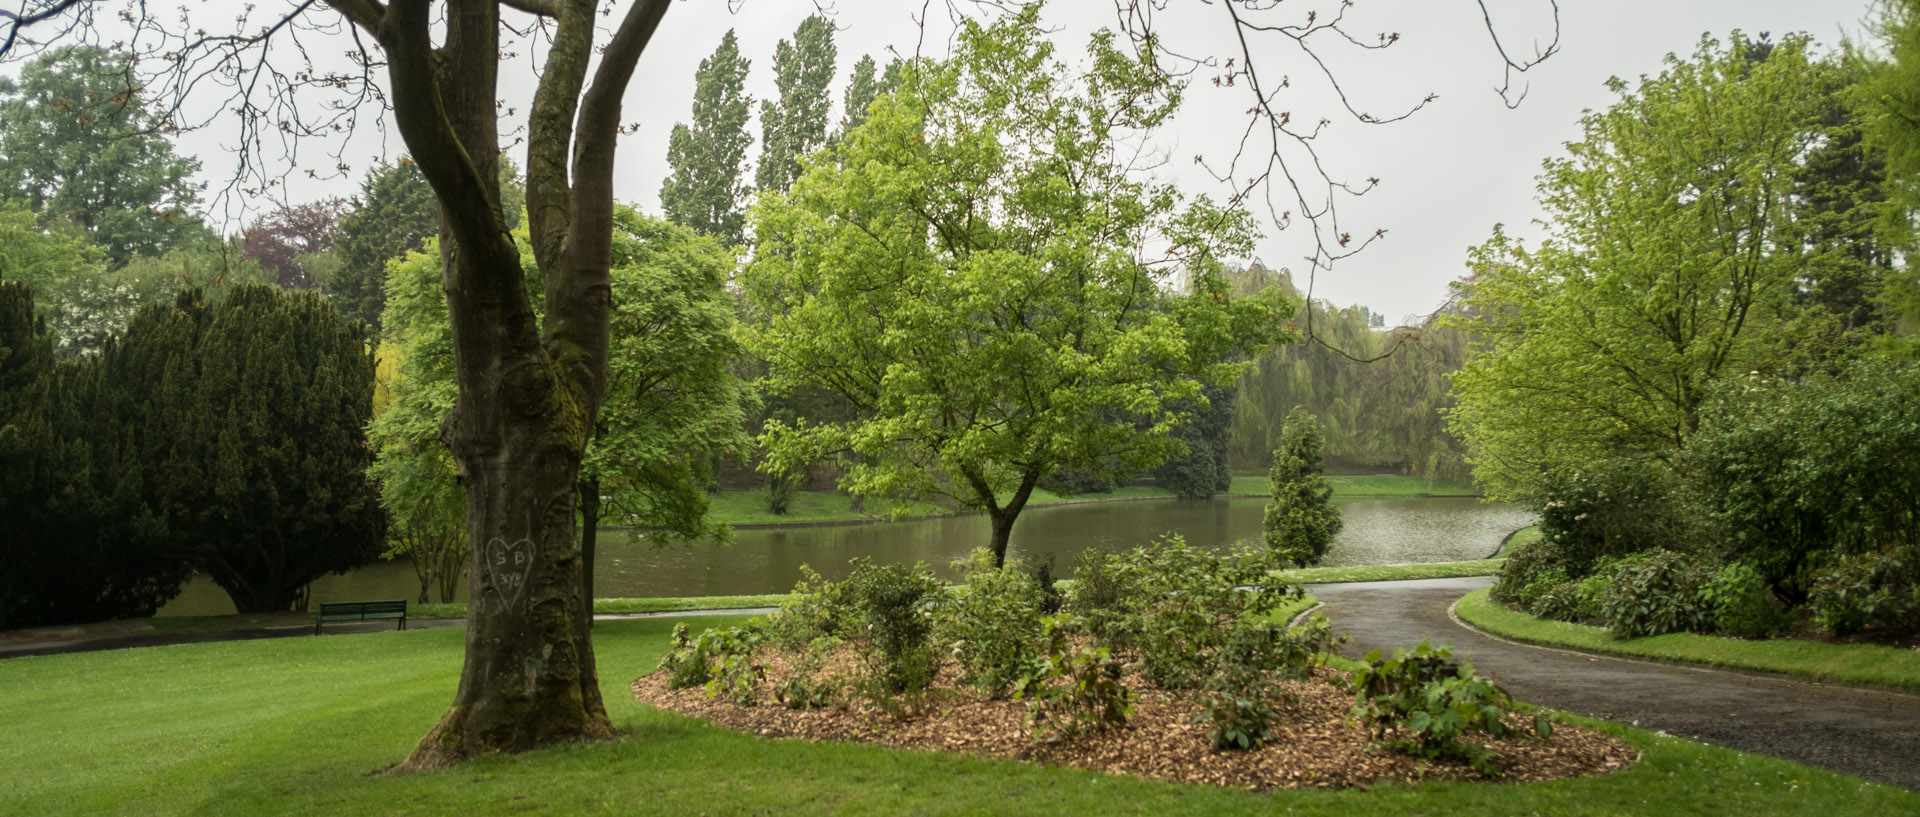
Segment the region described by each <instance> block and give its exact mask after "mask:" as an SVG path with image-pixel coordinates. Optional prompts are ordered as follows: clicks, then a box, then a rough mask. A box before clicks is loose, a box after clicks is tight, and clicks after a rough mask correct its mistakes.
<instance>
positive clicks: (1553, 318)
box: [1450, 37, 1822, 497]
mask: <svg viewBox="0 0 1920 817" xmlns="http://www.w3.org/2000/svg"><path fill="white" fill-rule="evenodd" d="M1749 47H1751V46H1750V44H1749V43H1747V42H1746V41H1745V40H1742V39H1739V38H1735V39H1734V40H1733V43H1732V45H1731V46H1725V45H1722V44H1721V43H1719V42H1717V41H1715V40H1713V39H1711V38H1703V40H1702V41H1701V44H1700V47H1699V50H1698V51H1697V52H1696V53H1695V54H1694V56H1693V58H1692V59H1690V60H1681V59H1679V58H1676V57H1671V56H1669V57H1668V58H1667V68H1666V70H1665V71H1663V72H1661V73H1660V75H1658V76H1655V77H1642V79H1641V81H1640V83H1639V85H1638V87H1637V88H1635V89H1633V90H1631V91H1629V88H1628V85H1627V83H1625V82H1622V81H1619V80H1615V81H1614V82H1613V83H1612V88H1613V90H1614V91H1615V92H1616V93H1618V94H1619V95H1620V100H1619V101H1618V102H1616V103H1615V104H1614V105H1613V106H1612V107H1611V108H1609V109H1607V110H1605V111H1601V112H1597V113H1590V114H1588V115H1587V116H1586V117H1584V118H1583V119H1582V122H1581V126H1582V129H1583V132H1584V134H1585V137H1584V139H1582V140H1581V141H1578V142H1574V143H1571V144H1569V145H1568V151H1569V154H1570V155H1569V156H1567V157H1566V158H1560V159H1552V160H1549V161H1548V162H1547V164H1546V172H1545V173H1544V174H1543V175H1542V177H1541V183H1540V201H1541V204H1542V206H1543V207H1544V209H1545V210H1546V212H1547V214H1548V216H1549V227H1550V228H1551V230H1552V238H1550V239H1549V240H1548V241H1547V242H1546V243H1544V244H1543V245H1541V246H1540V247H1538V248H1534V249H1527V248H1525V247H1524V246H1522V245H1521V244H1519V243H1518V242H1515V241H1512V240H1510V239H1508V238H1507V237H1506V236H1505V235H1504V234H1503V233H1501V232H1499V231H1498V230H1496V232H1495V234H1494V237H1493V239H1492V240H1490V241H1489V242H1487V243H1486V244H1485V245H1483V246H1481V247H1479V248H1477V249H1475V250H1474V251H1472V253H1471V261H1470V263H1471V266H1472V268H1473V278H1472V279H1471V280H1469V281H1468V282H1466V283H1465V284H1463V285H1462V296H1463V297H1462V305H1463V312H1462V314H1461V315H1460V317H1459V318H1458V319H1457V320H1456V325H1458V326H1460V327H1463V328H1465V329H1467V330H1468V331H1471V332H1473V333H1474V334H1475V335H1477V336H1478V338H1479V348H1478V349H1477V351H1476V354H1474V356H1473V357H1472V358H1471V359H1470V360H1469V361H1468V362H1467V364H1466V366H1465V368H1463V369H1462V370H1461V371H1460V372H1459V373H1457V374H1456V375H1454V378H1453V383H1454V387H1455V389H1456V393H1457V398H1458V401H1459V402H1458V405H1457V406H1456V407H1455V408H1454V409H1453V411H1452V412H1451V414H1450V420H1451V422H1452V426H1453V428H1454V429H1455V431H1456V433H1457V434H1459V436H1461V438H1462V439H1463V440H1465V441H1466V443H1467V446H1468V450H1469V452H1470V454H1471V456H1472V459H1473V464H1474V474H1475V476H1476V478H1477V479H1478V480H1479V481H1480V482H1481V484H1482V485H1484V486H1485V487H1486V488H1487V490H1488V492H1489V493H1490V494H1492V495H1495V496H1505V497H1514V496H1521V495H1524V494H1525V493H1526V492H1527V491H1529V490H1531V489H1530V487H1529V486H1534V485H1537V484H1538V483H1539V480H1540V477H1541V475H1543V474H1545V473H1549V472H1552V471H1555V470H1562V469H1575V470H1577V469H1578V468H1579V467H1580V466H1581V465H1583V464H1585V463H1592V462H1601V461H1605V460H1608V459H1612V458H1614V457H1618V456H1634V457H1642V458H1649V459H1653V460H1656V461H1659V462H1663V463H1667V464H1669V465H1672V464H1673V463H1674V461H1675V458H1676V457H1677V455H1678V453H1679V451H1680V450H1681V448H1682V447H1683V445H1684V444H1685V442H1686V440H1687V438H1688V437H1690V436H1692V434H1693V433H1694V432H1695V431H1696V430H1698V428H1699V423H1700V415H1699V410H1700V406H1701V404H1702V402H1703V401H1704V400H1705V399H1706V398H1707V395H1708V394H1709V393H1710V392H1711V390H1712V388H1713V386H1714V384H1715V383H1716V382H1717V381H1719V380H1721V379H1722V378H1724V377H1725V376H1727V375H1729V374H1733V373H1746V372H1749V371H1756V370H1757V371H1770V370H1773V369H1775V368H1776V367H1778V366H1780V365H1782V361H1783V360H1784V359H1785V348H1784V341H1785V339H1786V338H1787V337H1788V336H1790V332H1789V331H1788V330H1789V329H1790V328H1791V327H1792V325H1793V324H1792V323H1791V319H1792V315H1791V310H1790V303H1791V294H1792V292H1793V288H1794V284H1795V281H1796V280H1798V279H1799V278H1800V276H1801V275H1802V273H1803V272H1804V271H1805V270H1806V269H1807V268H1808V265H1809V264H1810V263H1812V262H1813V261H1812V259H1814V258H1816V257H1818V256H1820V254H1821V253H1822V250H1820V249H1818V248H1814V247H1812V246H1811V245H1810V244H1809V242H1808V240H1807V232H1806V226H1805V224H1804V223H1803V222H1801V221H1799V220H1796V219H1795V218H1793V207H1794V201H1793V197H1794V195H1795V192H1796V191H1795V179H1796V178H1798V176H1799V162H1800V160H1801V159H1802V158H1803V157H1804V156H1805V155H1806V154H1807V151H1808V150H1809V148H1810V147H1812V146H1813V145H1814V144H1816V143H1817V142H1818V141H1819V139H1820V136H1821V134H1822V130H1821V127H1820V115H1821V112H1822V110H1821V109H1822V105H1821V102H1822V92H1821V87H1822V86H1821V85H1820V83H1818V82H1817V81H1816V80H1817V78H1818V71H1817V69H1816V67H1815V65H1814V64H1813V63H1812V62H1810V61H1809V59H1808V58H1807V54H1806V41H1805V40H1804V39H1802V38H1797V37H1795V38H1788V39H1786V40H1784V41H1782V42H1780V43H1777V44H1774V45H1772V46H1771V53H1770V54H1769V55H1768V56H1767V57H1766V59H1765V60H1762V61H1754V60H1750V59H1748V56H1747V53H1746V52H1747V49H1748V48H1749Z"/></svg>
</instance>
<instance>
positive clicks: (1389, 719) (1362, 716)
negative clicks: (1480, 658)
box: [1348, 641, 1553, 777]
mask: <svg viewBox="0 0 1920 817" xmlns="http://www.w3.org/2000/svg"><path fill="white" fill-rule="evenodd" d="M1353 687H1354V694H1355V701H1354V705H1353V709H1352V710H1351V711H1350V712H1349V713H1348V717H1351V718H1352V719H1354V720H1355V721H1358V722H1359V723H1360V724H1361V725H1363V726H1366V727H1367V728H1368V729H1369V730H1370V731H1371V733H1372V737H1373V741H1374V742H1375V744H1376V745H1380V746H1384V747H1387V748H1390V749H1395V750H1398V751H1401V752H1405V753H1407V754H1411V755H1414V756H1416V757H1426V758H1434V759H1452V760H1464V761H1466V762H1467V763H1468V764H1470V765H1472V766H1473V768H1475V769H1477V770H1479V772H1480V773H1481V774H1484V775H1486V776H1488V777H1498V776H1499V775H1500V767H1499V766H1498V765H1497V763H1496V761H1497V760H1498V755H1497V754H1496V753H1495V752H1493V751H1492V750H1491V749H1488V748H1487V747H1486V745H1485V744H1481V743H1476V742H1472V741H1470V740H1467V739H1466V736H1468V735H1473V734H1484V735H1488V736H1491V737H1495V738H1500V737H1506V736H1507V735H1511V734H1525V733H1526V731H1527V727H1525V726H1522V725H1521V724H1522V723H1523V722H1522V721H1521V720H1520V718H1519V717H1518V714H1517V713H1516V712H1514V703H1513V698H1512V697H1511V696H1509V695H1508V694H1507V692H1506V690H1504V689H1501V688H1500V686H1499V685H1498V684H1495V683H1494V682H1492V681H1490V680H1487V679H1486V678H1483V677H1481V676H1479V675H1477V674H1475V673H1474V671H1473V665H1472V664H1470V663H1467V662H1456V661H1454V660H1453V649H1452V647H1451V646H1448V645H1444V644H1443V645H1441V646H1439V647H1434V646H1432V645H1430V644H1428V643H1427V642H1425V641H1422V642H1420V644H1419V646H1417V647H1414V649H1413V651H1412V652H1407V651H1406V650H1404V649H1398V648H1396V649H1395V650H1394V651H1393V657H1392V658H1390V659H1383V658H1381V657H1380V651H1379V650H1374V651H1372V652H1369V653H1367V656H1366V660H1365V662H1364V663H1363V665H1362V666H1361V667H1360V668H1359V669H1357V670H1355V671H1354V674H1353ZM1530 726H1531V731H1532V733H1533V734H1534V735H1535V736H1537V737H1539V738H1540V739H1543V740H1544V739H1546V738H1548V737H1551V736H1552V735H1553V726H1552V724H1551V723H1549V722H1548V721H1547V720H1546V718H1545V717H1544V716H1540V715H1536V716H1534V718H1533V719H1532V723H1531V724H1530Z"/></svg>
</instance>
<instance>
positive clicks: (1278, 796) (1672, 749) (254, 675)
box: [0, 619, 1920, 817]
mask: <svg viewBox="0 0 1920 817" xmlns="http://www.w3.org/2000/svg"><path fill="white" fill-rule="evenodd" d="M699 623H700V624H705V623H709V622H699ZM672 626H673V621H672V620H671V619H649V620H635V621H618V622H606V623H603V624H602V625H601V626H599V627H597V628H595V630H594V637H595V641H596V642H597V654H598V656H599V664H600V671H601V676H602V689H603V690H604V692H605V695H606V700H607V705H608V709H609V711H610V713H611V714H612V717H613V720H614V722H615V723H616V724H617V725H618V726H620V727H621V728H622V729H624V730H626V732H627V733H628V737H627V738H626V739H624V740H621V741H618V742H614V743H609V744H595V745H581V746H572V747H565V748H560V749H555V750H550V751H546V752H538V753H534V754H530V755H523V756H518V757H499V758H490V759H485V760H481V761H477V762H472V763H468V764H465V765H463V766H461V767H459V768H456V769H451V770H445V771H439V772H431V773H423V774H411V775H404V776H398V777H378V776H369V775H368V773H369V772H372V771H374V770H377V769H380V768H382V767H385V766H387V765H389V764H392V763H394V762H396V761H398V760H400V759H401V758H402V757H403V756H404V755H405V754H406V752H407V751H408V749H410V748H411V747H412V745H413V743H414V742H415V741H416V740H418V739H419V737H420V736H421V735H422V734H424V733H425V732H426V730H427V728H428V727H429V726H430V725H431V724H432V723H433V721H434V719H435V718H436V717H438V716H439V714H440V713H441V711H442V710H443V709H444V708H445V706H446V705H447V703H448V701H449V700H450V699H451V697H452V693H453V687H454V683H455V681H456V679H457V677H458V673H459V668H460V654H461V645H462V640H463V638H464V636H465V634H464V633H463V632H462V631H460V630H457V629H437V630H415V631H407V632H382V633H369V634H363V635H338V636H324V637H318V638H285V639H273V640H267V641H244V642H224V643H211V644H190V645H182V646H176V647H154V648H144V649H134V650H119V651H110V652H97V653H82V654H76V655H58V656H43V657H29V658H13V659H7V660H4V661H0V701H5V702H6V703H5V712H6V729H5V731H4V732H0V750H3V751H4V753H5V757H6V758H7V760H6V772H5V774H0V804H4V806H0V811H4V812H6V813H9V814H22V815H29V814H30V815H78V814H108V815H112V814H127V815H185V814H193V815H209V816H218V815H278V814H299V815H353V816H354V817H362V816H363V815H375V814H378V815H437V814H447V815H509V814H510V815H525V814H553V815H574V814H620V815H635V814H661V815H695V814H710V815H722V814H843V815H896V814H929V815H936V814H954V815H960V814H1037V815H1053V814H1060V815H1108V814H1168V815H1172V814H1182V815H1185V814H1207V815H1232V814H1262V815H1270V814H1288V813H1291V814H1319V815H1367V817H1373V816H1374V815H1415V814H1435V815H1437V814H1454V815H1465V814H1473V815H1494V814H1566V815H1643V814H1644V815H1660V817H1673V816H1674V815H1687V814H1767V815H1800V814H1804V815H1817V816H1818V817H1831V816H1832V815H1836V814H1913V813H1920V795H1915V794H1913V793H1911V792H1906V791H1902V790H1899V789H1894V788H1889V787H1884V786H1878V785H1873V784H1868V783H1864V782H1862V781H1860V780H1857V779H1854V778H1850V777H1844V776H1840V775H1836V774H1831V773H1828V772H1822V771H1817V770H1813V769H1809V768H1806V767H1803V766H1797V765H1794V764H1790V763H1786V762H1783V761H1777V760H1770V759H1765V758H1759V757H1754V756H1750V755H1742V754H1739V753H1737V752H1732V751H1728V750H1723V749H1715V748H1710V747H1705V746H1701V745H1698V744H1693V743H1689V742H1686V741H1682V740H1676V739H1670V738H1661V737H1656V736H1654V735H1651V734H1648V733H1646V732H1642V731H1638V730H1631V729H1618V728H1613V727H1609V728H1610V729H1613V730H1614V731H1618V732H1620V733H1621V734H1623V735H1625V736H1626V738H1627V739H1628V740H1629V741H1630V742H1632V743H1633V744H1634V745H1635V746H1636V747H1638V748H1640V749H1641V750H1642V751H1643V752H1644V753H1645V756H1646V759H1645V761H1644V762H1642V763H1640V764H1639V765H1637V766H1635V767H1633V768H1631V769H1629V770H1627V771H1624V772H1621V773H1618V774H1615V775H1611V776H1608V777H1604V778H1596V779H1590V780H1573V781H1564V782H1558V783H1546V784H1529V785H1489V784H1437V785H1426V786H1402V785H1382V786H1376V787H1374V788H1373V789H1372V790H1371V791H1367V792H1361V791H1344V792H1320V791H1310V792H1279V793H1272V794H1262V793H1253V792H1246V791H1237V790H1224V789H1214V788H1208V787H1199V786H1186V785H1175V784H1166V783H1149V782H1143V781H1138V780H1133V779H1128V778H1121V777H1112V776H1107V775H1103V774H1098V773H1093V772H1085V771H1077V770H1069V769H1059V768H1049V767H1044V766H1035V765H1028V764H1022V763H1016V762H1006V761H986V760H976V759H969V758H961V757H953V756H947V755H940V754H933V753H924V752H903V751H893V750H886V749H879V748H873V747H867V746H858V745H843V744H808V743H802V742H795V741H766V740H762V739H759V738H755V737H750V736H747V735H741V734H735V733H731V732H727V731H725V730H721V729H718V728H715V727H710V726H707V725H704V724H702V723H699V722H697V721H693V720H689V719H686V718H683V717H680V716H677V715H670V714H665V713H660V712H657V711H654V710H652V709H650V708H648V707H646V706H643V705H641V704H639V703H638V702H636V701H634V700H633V698H632V696H631V695H630V694H629V693H628V692H627V690H626V683H627V681H628V680H629V679H631V678H632V677H633V676H635V675H638V674H640V673H642V672H646V671H648V670H651V669H652V668H653V666H654V664H655V662H656V660H657V657H658V655H659V653H660V651H661V650H662V649H663V648H664V647H665V646H666V643H667V634H668V632H669V631H670V629H671V627H672Z"/></svg>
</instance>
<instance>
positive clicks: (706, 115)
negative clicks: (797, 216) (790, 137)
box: [660, 29, 753, 245]
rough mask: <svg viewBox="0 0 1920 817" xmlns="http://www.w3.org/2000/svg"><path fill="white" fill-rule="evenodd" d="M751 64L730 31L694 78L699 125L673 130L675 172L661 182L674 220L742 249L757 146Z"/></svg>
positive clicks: (663, 203) (670, 144)
mask: <svg viewBox="0 0 1920 817" xmlns="http://www.w3.org/2000/svg"><path fill="white" fill-rule="evenodd" d="M750 65H751V63H750V62H749V61H747V60H743V59H741V58H740V45H739V43H738V42H737V41H736V40H735V39H734V35H733V30H732V29H728V30H727V33H726V36H723V37H721V38H720V45H719V47H717V48H715V49H713V55H712V56H710V57H707V58H706V59H704V60H701V61H700V70H699V72H698V73H695V74H694V90H693V124H691V125H687V124H675V125H674V126H673V135H672V136H670V137H668V139H667V164H668V166H670V167H672V168H673V172H672V174H671V175H669V176H668V177H667V180H666V181H664V182H661V183H660V210H661V212H663V213H665V214H666V216H667V220H668V221H671V222H673V223H675V224H678V225H680V226H682V227H688V228H691V229H692V230H693V231H694V232H697V233H699V234H701V235H709V236H713V237H715V238H718V239H720V240H721V241H725V242H727V243H728V244H736V245H737V244H740V243H742V241H741V239H742V229H743V228H744V227H745V225H746V219H747V216H746V207H745V206H744V202H745V201H746V198H747V194H748V192H749V191H748V189H747V185H746V183H745V182H744V181H742V179H741V177H742V175H743V168H742V164H744V163H745V162H746V159H747V146H748V145H749V144H752V143H753V137H752V136H751V135H749V134H748V133H747V116H748V113H749V108H750V106H751V104H752V100H751V99H750V98H749V97H748V96H747V93H746V84H747V68H748V67H749V66H750Z"/></svg>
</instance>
